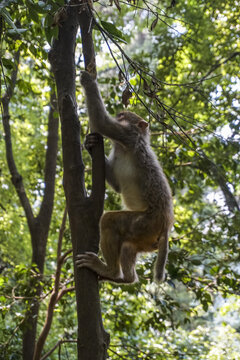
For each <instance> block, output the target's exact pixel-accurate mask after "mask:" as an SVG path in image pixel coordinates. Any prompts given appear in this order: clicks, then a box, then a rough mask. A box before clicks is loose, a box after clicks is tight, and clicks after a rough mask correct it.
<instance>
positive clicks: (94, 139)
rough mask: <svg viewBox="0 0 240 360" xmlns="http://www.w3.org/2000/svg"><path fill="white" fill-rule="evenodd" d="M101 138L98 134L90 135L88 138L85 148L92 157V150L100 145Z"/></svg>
mask: <svg viewBox="0 0 240 360" xmlns="http://www.w3.org/2000/svg"><path fill="white" fill-rule="evenodd" d="M101 138H102V136H101V135H100V134H98V133H90V134H88V135H87V136H86V139H85V141H84V147H85V149H86V150H87V151H88V152H89V154H90V155H92V149H93V148H94V147H95V146H97V145H98V144H99V142H100V140H101Z"/></svg>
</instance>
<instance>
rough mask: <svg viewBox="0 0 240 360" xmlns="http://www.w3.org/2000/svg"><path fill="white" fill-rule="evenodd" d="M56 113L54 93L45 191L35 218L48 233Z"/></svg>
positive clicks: (53, 167) (52, 196)
mask: <svg viewBox="0 0 240 360" xmlns="http://www.w3.org/2000/svg"><path fill="white" fill-rule="evenodd" d="M56 111H57V99H56V94H55V92H52V93H51V97H50V110H49V116H48V137H47V151H46V158H45V178H44V182H45V189H44V196H43V200H42V204H41V207H40V211H39V214H38V216H37V218H38V219H39V220H40V222H41V224H42V226H43V227H44V228H45V229H46V231H48V229H49V225H50V221H51V215H52V209H53V200H54V192H55V191H54V188H55V176H56V162H57V150H58V124H59V120H58V117H56V115H55V113H56Z"/></svg>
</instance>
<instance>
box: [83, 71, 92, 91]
mask: <svg viewBox="0 0 240 360" xmlns="http://www.w3.org/2000/svg"><path fill="white" fill-rule="evenodd" d="M94 81H95V80H94V78H93V75H91V74H90V73H89V72H88V71H81V74H80V82H81V84H82V86H83V87H84V88H86V87H87V86H88V85H91V84H92V83H93V82H94Z"/></svg>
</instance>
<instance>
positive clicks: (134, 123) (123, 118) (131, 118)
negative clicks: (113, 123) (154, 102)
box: [116, 111, 149, 135]
mask: <svg viewBox="0 0 240 360" xmlns="http://www.w3.org/2000/svg"><path fill="white" fill-rule="evenodd" d="M116 120H117V121H118V122H120V123H121V124H122V125H123V126H124V125H130V126H131V127H134V128H136V129H137V130H138V132H140V133H142V134H143V135H148V133H149V131H148V123H147V121H145V120H143V119H142V118H141V117H140V116H139V115H137V114H134V113H133V112H131V111H122V112H120V113H119V114H118V115H117V116H116Z"/></svg>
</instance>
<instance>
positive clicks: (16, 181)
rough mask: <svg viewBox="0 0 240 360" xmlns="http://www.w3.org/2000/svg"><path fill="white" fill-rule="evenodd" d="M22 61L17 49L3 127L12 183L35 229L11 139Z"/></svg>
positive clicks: (29, 224) (6, 94)
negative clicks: (11, 108) (13, 103)
mask: <svg viewBox="0 0 240 360" xmlns="http://www.w3.org/2000/svg"><path fill="white" fill-rule="evenodd" d="M19 61H20V51H17V53H16V54H15V62H14V63H15V68H14V69H13V71H12V74H11V83H10V85H9V86H8V87H7V90H6V93H5V95H4V96H3V97H2V99H1V102H2V122H3V128H4V133H5V135H4V140H5V146H6V156H7V163H8V168H9V171H10V174H11V180H12V183H13V185H14V187H15V189H16V191H17V194H18V197H19V199H20V202H21V204H22V207H23V209H24V211H25V214H26V218H27V222H28V226H29V229H30V231H31V232H32V231H33V228H34V216H33V211H32V208H31V205H30V202H29V199H28V197H27V194H26V191H25V188H24V184H23V179H22V176H21V175H20V174H19V172H18V169H17V166H16V163H15V160H14V156H13V148H12V140H11V128H10V124H9V120H10V114H9V104H10V100H11V98H12V96H13V92H14V88H15V85H16V81H17V74H18V65H19Z"/></svg>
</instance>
